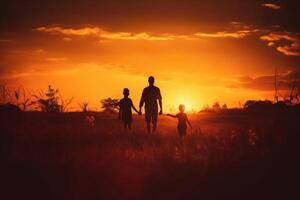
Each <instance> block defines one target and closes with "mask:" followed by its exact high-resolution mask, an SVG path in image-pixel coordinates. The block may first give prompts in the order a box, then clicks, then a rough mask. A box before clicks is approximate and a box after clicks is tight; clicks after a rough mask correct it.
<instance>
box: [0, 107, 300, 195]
mask: <svg viewBox="0 0 300 200" xmlns="http://www.w3.org/2000/svg"><path fill="white" fill-rule="evenodd" d="M87 115H93V116H94V117H95V124H94V125H91V124H88V123H87V122H86V116H87ZM116 117H117V116H115V115H104V114H101V113H64V114H47V113H31V112H28V113H19V114H16V113H1V163H2V164H1V190H2V191H1V194H0V196H1V197H0V198H1V199H228V198H235V199H273V198H282V199H289V198H291V197H292V196H293V199H294V198H295V195H297V190H298V183H297V182H298V180H299V179H298V175H299V173H298V171H299V165H298V162H297V161H298V157H299V154H298V153H299V148H300V147H299V143H300V142H299V134H300V133H299V125H298V123H299V121H300V118H299V114H298V113H297V112H294V111H293V110H289V111H283V112H271V113H270V112H269V113H261V112H251V113H250V112H242V111H240V112H236V113H230V112H228V113H207V114H201V115H193V116H190V118H191V122H192V124H193V130H190V131H189V134H188V136H187V137H186V138H185V139H184V140H181V139H179V137H178V136H177V134H176V121H175V120H173V119H169V118H166V117H161V118H160V119H159V120H160V121H159V129H158V132H157V133H156V134H153V135H148V134H146V133H145V132H144V129H145V127H144V122H143V118H142V117H139V116H135V120H134V122H135V123H134V128H133V131H132V132H124V131H123V129H122V126H121V124H120V123H119V122H118V121H117V120H116Z"/></svg>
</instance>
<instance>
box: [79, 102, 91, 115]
mask: <svg viewBox="0 0 300 200" xmlns="http://www.w3.org/2000/svg"><path fill="white" fill-rule="evenodd" d="M88 105H89V103H88V102H86V101H84V102H82V103H80V104H79V106H80V108H81V110H82V112H87V111H88Z"/></svg>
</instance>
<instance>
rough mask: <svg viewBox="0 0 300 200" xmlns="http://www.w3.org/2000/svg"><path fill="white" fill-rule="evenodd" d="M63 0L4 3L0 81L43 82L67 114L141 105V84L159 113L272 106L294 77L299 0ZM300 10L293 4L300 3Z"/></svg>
mask: <svg viewBox="0 0 300 200" xmlns="http://www.w3.org/2000/svg"><path fill="white" fill-rule="evenodd" d="M75 2H76V1H69V0H60V1H57V0H52V1H48V2H46V1H33V0H27V1H17V0H10V1H4V3H1V8H0V11H1V19H0V83H1V84H5V85H7V86H10V87H24V88H26V90H29V91H34V90H37V89H44V90H45V89H46V88H47V87H48V85H49V84H51V85H53V87H55V88H59V90H60V91H61V93H62V94H63V96H64V97H66V98H67V97H74V101H73V104H72V106H71V107H72V108H73V109H76V108H78V103H80V102H83V101H87V102H89V103H90V106H91V108H98V109H99V108H100V103H99V101H100V99H103V98H106V97H112V98H121V97H122V89H123V88H124V87H128V88H129V89H130V92H131V95H130V96H131V97H132V99H133V102H134V104H135V105H136V106H138V102H139V98H140V96H141V93H142V89H143V88H144V87H145V86H147V77H148V76H149V75H153V76H154V77H155V78H156V85H157V86H158V87H160V89H161V92H162V96H163V104H164V107H165V110H166V111H170V110H171V111H172V110H174V109H175V108H176V109H177V106H178V105H179V104H180V103H184V104H186V105H187V106H188V108H189V109H194V110H200V109H201V108H202V107H203V106H205V105H207V104H209V105H211V104H212V103H213V102H215V101H219V102H220V103H221V104H223V103H227V105H229V106H230V107H235V106H239V102H240V103H244V102H245V100H247V99H266V98H268V99H271V100H273V99H274V89H273V88H274V71H275V68H277V70H278V73H279V80H280V81H279V89H281V92H280V93H281V94H282V95H284V93H285V92H284V90H286V89H288V84H289V82H290V81H292V80H294V79H300V26H299V21H300V15H299V6H300V5H297V1H296V0H281V1H258V0H243V1H241V0H223V1H221V0H182V1H179V0H178V1H174V0H165V1H163V0H149V1H143V0H127V1H126V0H114V1H113V0H97V1H96V0H85V1H82V2H81V3H78V2H76V3H75ZM298 4H299V3H298Z"/></svg>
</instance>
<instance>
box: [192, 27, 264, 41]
mask: <svg viewBox="0 0 300 200" xmlns="http://www.w3.org/2000/svg"><path fill="white" fill-rule="evenodd" d="M258 31H259V30H258V29H253V30H251V29H249V30H240V31H235V32H217V33H195V34H194V35H195V36H199V37H211V38H237V39H240V38H244V37H246V36H248V35H250V34H251V33H255V32H258Z"/></svg>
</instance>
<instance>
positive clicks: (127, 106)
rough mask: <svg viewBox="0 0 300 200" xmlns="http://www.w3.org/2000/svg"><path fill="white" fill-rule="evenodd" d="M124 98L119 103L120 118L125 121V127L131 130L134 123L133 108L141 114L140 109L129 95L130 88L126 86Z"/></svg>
mask: <svg viewBox="0 0 300 200" xmlns="http://www.w3.org/2000/svg"><path fill="white" fill-rule="evenodd" d="M123 95H124V98H123V99H121V100H120V101H119V103H118V105H119V119H120V120H122V121H123V124H124V128H125V129H129V130H131V124H132V111H131V108H133V110H134V111H135V112H137V113H138V114H139V111H138V110H137V109H136V108H135V107H134V105H133V103H132V100H131V99H130V98H129V97H128V96H129V89H128V88H124V90H123Z"/></svg>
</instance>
